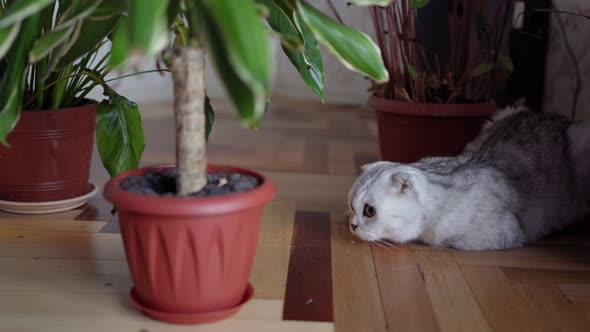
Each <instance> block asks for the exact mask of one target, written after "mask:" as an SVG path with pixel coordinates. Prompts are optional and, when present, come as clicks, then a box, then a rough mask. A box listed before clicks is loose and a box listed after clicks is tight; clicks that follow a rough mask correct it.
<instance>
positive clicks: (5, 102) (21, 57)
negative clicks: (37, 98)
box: [0, 14, 40, 145]
mask: <svg viewBox="0 0 590 332" xmlns="http://www.w3.org/2000/svg"><path fill="white" fill-rule="evenodd" d="M39 18H40V15H39V14H35V15H32V16H30V17H28V18H27V19H25V20H24V21H23V23H22V26H21V29H20V31H19V33H18V36H17V38H16V40H15V41H14V43H13V45H12V47H11V48H10V50H9V51H8V54H7V60H8V64H7V66H6V72H5V73H4V77H3V78H2V81H1V82H0V143H2V144H4V145H8V142H7V141H6V137H7V136H8V133H9V132H10V131H11V130H12V129H13V128H14V126H16V123H17V121H18V118H19V116H20V111H21V107H22V100H23V91H24V87H25V82H26V77H27V70H26V68H27V54H28V53H29V50H30V49H31V47H32V46H33V43H34V42H35V38H36V35H37V32H38V27H39Z"/></svg>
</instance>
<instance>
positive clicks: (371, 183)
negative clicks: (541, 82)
mask: <svg viewBox="0 0 590 332" xmlns="http://www.w3.org/2000/svg"><path fill="white" fill-rule="evenodd" d="M362 170H363V171H362V173H361V175H359V177H358V178H357V179H356V181H355V182H354V184H353V185H352V187H351V188H350V190H349V192H348V202H349V204H348V205H349V207H348V208H349V211H348V215H349V229H350V231H351V232H352V233H353V234H354V235H356V236H357V237H359V238H361V239H363V240H366V241H376V242H378V241H381V240H386V241H390V242H393V243H405V242H410V241H421V242H424V243H426V244H429V245H432V246H436V247H449V248H455V249H460V250H497V249H507V248H514V247H520V246H523V245H525V244H527V243H530V242H533V241H535V240H538V239H540V238H542V237H544V236H546V235H548V234H549V233H551V232H552V231H556V230H560V229H562V228H564V227H566V226H568V225H571V224H573V223H575V222H576V221H578V220H581V219H582V218H584V217H587V216H590V214H589V212H590V123H583V122H572V121H569V120H568V119H567V118H565V117H563V116H560V115H555V114H542V113H536V112H533V111H531V110H529V109H528V108H526V107H525V106H519V107H507V108H505V109H503V110H501V111H498V112H497V113H496V114H495V115H494V116H493V117H492V118H491V119H490V120H489V121H488V123H486V124H485V125H484V126H483V128H482V131H481V132H480V134H479V136H478V137H477V138H476V139H474V140H473V141H472V142H471V143H469V144H468V145H467V146H466V147H465V149H464V150H463V152H462V153H461V154H460V155H459V156H456V157H429V158H424V159H421V160H419V161H417V162H415V163H409V164H401V163H395V162H386V161H379V162H375V163H372V164H368V165H365V166H363V167H362Z"/></svg>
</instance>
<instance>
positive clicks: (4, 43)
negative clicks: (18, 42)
mask: <svg viewBox="0 0 590 332" xmlns="http://www.w3.org/2000/svg"><path fill="white" fill-rule="evenodd" d="M19 29H20V22H17V23H15V24H13V25H11V26H8V27H5V28H2V29H0V59H2V58H3V57H4V55H5V54H6V52H8V50H9V49H10V46H11V45H12V42H14V39H16V36H17V35H18V30H19Z"/></svg>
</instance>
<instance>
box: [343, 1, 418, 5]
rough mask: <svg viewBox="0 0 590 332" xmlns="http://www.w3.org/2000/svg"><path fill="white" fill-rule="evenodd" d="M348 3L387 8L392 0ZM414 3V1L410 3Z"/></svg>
mask: <svg viewBox="0 0 590 332" xmlns="http://www.w3.org/2000/svg"><path fill="white" fill-rule="evenodd" d="M348 2H350V3H353V4H355V5H358V6H381V7H386V6H389V4H391V3H392V2H393V0H348ZM412 2H414V1H412Z"/></svg>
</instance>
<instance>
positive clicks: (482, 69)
mask: <svg viewBox="0 0 590 332" xmlns="http://www.w3.org/2000/svg"><path fill="white" fill-rule="evenodd" d="M494 68H495V66H494V64H493V63H491V62H484V63H482V64H480V65H478V66H477V67H475V68H474V69H473V70H472V71H471V74H470V76H471V77H472V78H473V77H477V76H480V75H483V74H485V73H488V72H490V71H492V70H494Z"/></svg>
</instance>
